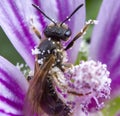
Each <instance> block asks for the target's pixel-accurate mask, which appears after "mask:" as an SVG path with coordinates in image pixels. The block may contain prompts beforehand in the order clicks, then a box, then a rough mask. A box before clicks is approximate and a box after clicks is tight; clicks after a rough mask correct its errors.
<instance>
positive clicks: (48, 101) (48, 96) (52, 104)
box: [41, 75, 70, 116]
mask: <svg viewBox="0 0 120 116" xmlns="http://www.w3.org/2000/svg"><path fill="white" fill-rule="evenodd" d="M51 78H52V77H51V76H50V75H48V77H47V78H46V83H45V88H44V93H43V95H42V98H41V107H42V109H43V110H44V111H45V112H46V113H48V114H49V116H69V113H70V109H69V107H68V106H66V105H65V103H63V102H62V100H61V99H59V97H58V96H57V94H56V92H55V90H54V87H53V84H52V79H51Z"/></svg>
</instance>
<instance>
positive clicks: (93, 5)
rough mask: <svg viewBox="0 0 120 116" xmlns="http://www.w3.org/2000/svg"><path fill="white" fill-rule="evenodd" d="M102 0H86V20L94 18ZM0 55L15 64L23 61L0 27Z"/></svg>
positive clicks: (88, 33) (90, 30)
mask: <svg viewBox="0 0 120 116" xmlns="http://www.w3.org/2000/svg"><path fill="white" fill-rule="evenodd" d="M101 2H102V0H86V13H87V14H86V16H87V17H86V20H89V19H96V17H97V14H98V11H99V8H100V5H101ZM91 32H92V26H91V27H90V28H89V30H88V32H87V35H86V38H89V37H90V35H91ZM0 55H1V56H3V57H5V58H6V59H8V60H9V61H10V62H11V63H13V64H14V65H16V63H17V62H19V63H20V64H21V63H24V61H23V59H22V58H21V56H20V55H19V54H18V53H17V51H16V50H15V49H14V47H13V46H12V44H11V43H10V41H9V39H8V38H7V36H6V35H5V33H4V32H3V31H2V29H1V28H0Z"/></svg>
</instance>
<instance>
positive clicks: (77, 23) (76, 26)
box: [57, 0, 85, 62]
mask: <svg viewBox="0 0 120 116" xmlns="http://www.w3.org/2000/svg"><path fill="white" fill-rule="evenodd" d="M80 4H84V6H83V7H82V8H80V9H79V11H77V12H76V13H75V14H74V16H72V18H71V20H70V21H68V22H66V23H67V24H68V26H69V27H70V28H71V30H72V36H71V40H72V39H73V38H74V37H75V35H76V34H77V33H78V32H80V31H81V29H82V28H83V26H84V23H85V1H84V0H79V1H78V0H71V1H69V0H66V1H65V2H64V3H63V1H62V0H58V2H57V6H58V9H59V10H58V14H59V15H58V17H59V21H63V20H64V19H65V18H66V17H67V16H69V15H70V14H71V13H72V12H73V11H74V10H75V9H76V8H77V6H78V5H80ZM64 9H65V10H64ZM80 41H81V39H80V38H79V39H78V40H77V41H76V42H75V44H74V45H73V47H72V49H70V50H68V57H69V60H70V62H75V60H76V58H77V55H78V51H79V48H80ZM73 54H74V55H73Z"/></svg>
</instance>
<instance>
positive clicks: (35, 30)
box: [30, 18, 41, 39]
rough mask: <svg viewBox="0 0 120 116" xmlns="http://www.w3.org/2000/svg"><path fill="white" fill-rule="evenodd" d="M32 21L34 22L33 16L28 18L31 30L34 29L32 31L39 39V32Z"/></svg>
mask: <svg viewBox="0 0 120 116" xmlns="http://www.w3.org/2000/svg"><path fill="white" fill-rule="evenodd" d="M33 23H34V22H33V18H31V20H30V25H31V28H32V30H33V31H34V33H35V34H36V35H37V37H38V38H39V39H41V34H40V32H39V31H38V29H37V28H36V27H35V26H34V24H33Z"/></svg>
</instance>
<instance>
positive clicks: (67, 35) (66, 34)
mask: <svg viewBox="0 0 120 116" xmlns="http://www.w3.org/2000/svg"><path fill="white" fill-rule="evenodd" d="M64 35H65V36H66V37H70V35H71V30H70V29H68V30H67V31H66V32H65V34H64Z"/></svg>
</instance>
